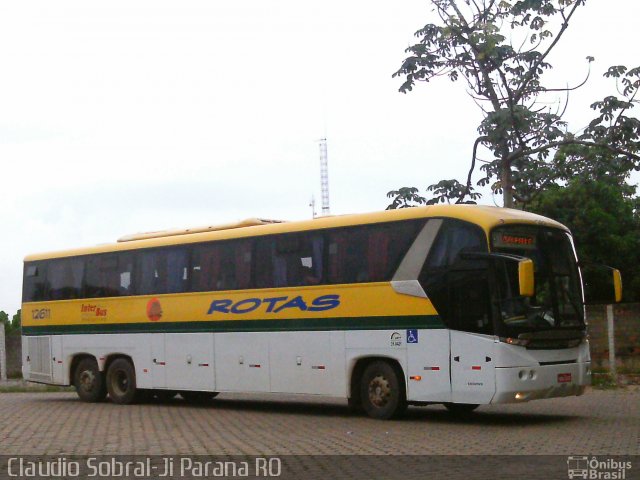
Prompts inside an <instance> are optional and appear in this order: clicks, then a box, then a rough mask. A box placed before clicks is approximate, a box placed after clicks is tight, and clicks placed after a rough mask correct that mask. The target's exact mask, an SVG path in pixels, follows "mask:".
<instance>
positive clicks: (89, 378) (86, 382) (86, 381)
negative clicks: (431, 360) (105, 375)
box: [80, 370, 96, 392]
mask: <svg viewBox="0 0 640 480" xmlns="http://www.w3.org/2000/svg"><path fill="white" fill-rule="evenodd" d="M95 380H96V376H95V374H94V373H93V372H92V371H91V370H84V371H83V372H82V373H81V374H80V388H81V389H82V390H83V391H85V392H91V391H92V390H93V386H94V384H95Z"/></svg>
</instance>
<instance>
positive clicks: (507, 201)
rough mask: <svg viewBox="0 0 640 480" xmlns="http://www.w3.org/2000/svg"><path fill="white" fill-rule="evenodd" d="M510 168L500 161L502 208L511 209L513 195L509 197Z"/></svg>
mask: <svg viewBox="0 0 640 480" xmlns="http://www.w3.org/2000/svg"><path fill="white" fill-rule="evenodd" d="M511 188H512V185H511V166H510V165H509V164H508V163H507V162H506V161H505V160H504V159H503V160H502V206H503V207H504V208H513V206H514V205H513V195H511Z"/></svg>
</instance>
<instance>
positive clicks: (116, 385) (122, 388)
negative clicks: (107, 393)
mask: <svg viewBox="0 0 640 480" xmlns="http://www.w3.org/2000/svg"><path fill="white" fill-rule="evenodd" d="M111 385H112V387H113V390H114V391H115V393H116V394H117V395H124V394H125V393H127V391H128V390H129V376H128V375H127V374H126V372H124V371H123V370H118V371H117V372H114V375H113V381H112V382H111Z"/></svg>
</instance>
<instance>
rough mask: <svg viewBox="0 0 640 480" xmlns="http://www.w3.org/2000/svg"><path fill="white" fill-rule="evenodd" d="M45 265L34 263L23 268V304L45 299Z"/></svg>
mask: <svg viewBox="0 0 640 480" xmlns="http://www.w3.org/2000/svg"><path fill="white" fill-rule="evenodd" d="M46 274H47V264H46V263H45V262H35V263H29V264H26V265H25V267H24V283H23V292H22V301H23V302H40V301H42V300H45V299H46V292H47V275H46Z"/></svg>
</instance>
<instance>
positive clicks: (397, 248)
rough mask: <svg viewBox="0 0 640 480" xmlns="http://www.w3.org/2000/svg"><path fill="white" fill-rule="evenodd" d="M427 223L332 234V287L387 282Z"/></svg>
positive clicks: (330, 270)
mask: <svg viewBox="0 0 640 480" xmlns="http://www.w3.org/2000/svg"><path fill="white" fill-rule="evenodd" d="M423 225H424V221H423V220H420V221H412V222H394V223H384V224H379V225H365V226H361V227H354V228H345V229H341V230H335V231H333V232H330V234H329V283H360V282H382V281H388V280H390V279H391V277H392V276H393V274H394V272H395V270H396V269H397V268H398V265H399V264H400V262H401V260H402V258H403V257H404V255H405V254H406V252H407V250H408V249H409V247H410V246H411V243H412V242H413V240H414V239H415V237H416V235H417V233H418V230H419V228H421V227H422V226H423Z"/></svg>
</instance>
